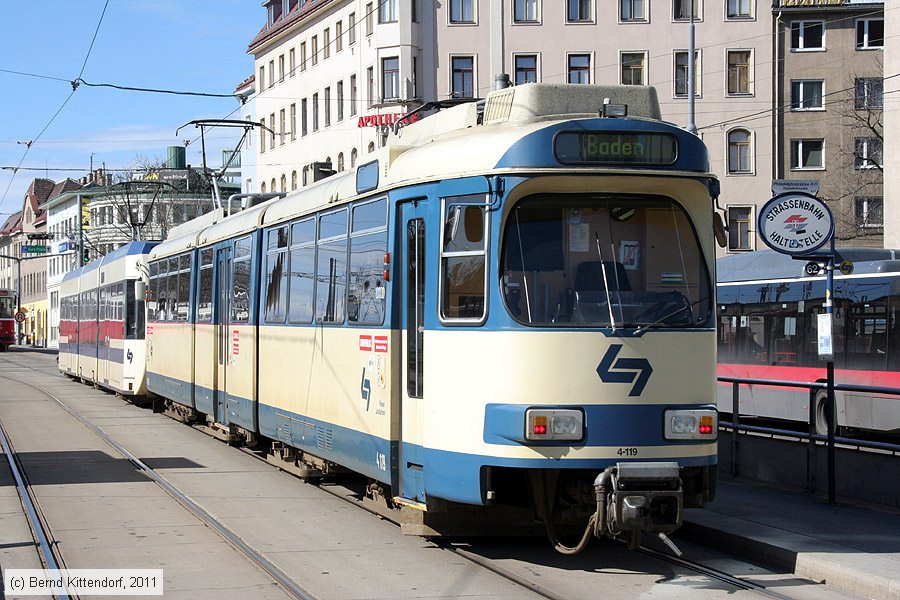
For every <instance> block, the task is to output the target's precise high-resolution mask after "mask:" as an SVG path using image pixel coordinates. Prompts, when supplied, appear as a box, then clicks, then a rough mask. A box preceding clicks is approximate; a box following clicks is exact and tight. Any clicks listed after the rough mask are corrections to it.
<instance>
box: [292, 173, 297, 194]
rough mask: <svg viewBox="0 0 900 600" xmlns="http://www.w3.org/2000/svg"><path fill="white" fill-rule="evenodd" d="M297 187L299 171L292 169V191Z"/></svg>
mask: <svg viewBox="0 0 900 600" xmlns="http://www.w3.org/2000/svg"><path fill="white" fill-rule="evenodd" d="M296 189H297V171H296V170H294V171H291V191H294V190H296Z"/></svg>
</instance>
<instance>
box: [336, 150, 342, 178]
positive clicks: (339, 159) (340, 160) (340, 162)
mask: <svg viewBox="0 0 900 600" xmlns="http://www.w3.org/2000/svg"><path fill="white" fill-rule="evenodd" d="M337 170H338V173H341V172H342V171H343V170H344V153H343V152H338V164H337Z"/></svg>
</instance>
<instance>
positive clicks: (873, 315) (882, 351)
mask: <svg viewBox="0 0 900 600" xmlns="http://www.w3.org/2000/svg"><path fill="white" fill-rule="evenodd" d="M846 331H847V338H846V340H847V365H846V366H847V368H849V369H877V370H883V369H885V368H886V363H887V356H886V355H887V331H888V313H887V305H886V303H885V301H884V300H879V301H872V302H857V303H852V304H849V305H848V314H847V327H846Z"/></svg>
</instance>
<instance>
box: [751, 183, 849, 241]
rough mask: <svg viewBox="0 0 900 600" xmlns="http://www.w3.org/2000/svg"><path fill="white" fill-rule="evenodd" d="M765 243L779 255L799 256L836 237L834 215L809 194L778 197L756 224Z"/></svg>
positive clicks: (789, 193)
mask: <svg viewBox="0 0 900 600" xmlns="http://www.w3.org/2000/svg"><path fill="white" fill-rule="evenodd" d="M756 226H757V231H758V232H759V236H760V237H761V238H762V241H763V242H765V244H766V245H767V246H768V247H769V248H771V249H772V250H775V251H776V252H780V253H782V254H790V255H792V256H800V255H803V254H811V253H813V252H815V251H816V250H818V249H819V248H821V247H822V246H824V245H825V243H827V242H828V241H829V240H830V239H831V236H832V235H833V234H834V216H833V215H832V214H831V209H829V208H828V206H827V205H826V204H825V203H824V202H823V201H822V200H820V199H819V198H816V197H815V196H813V195H812V194H808V193H806V192H785V193H783V194H778V195H777V196H775V197H774V198H772V199H771V200H769V201H768V202H766V203H765V205H763V207H762V210H760V211H759V217H758V218H757V221H756Z"/></svg>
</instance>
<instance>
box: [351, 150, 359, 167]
mask: <svg viewBox="0 0 900 600" xmlns="http://www.w3.org/2000/svg"><path fill="white" fill-rule="evenodd" d="M357 156H358V153H357V152H356V148H353V149H352V150H350V168H351V169H352V168H354V167H356V157H357Z"/></svg>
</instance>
